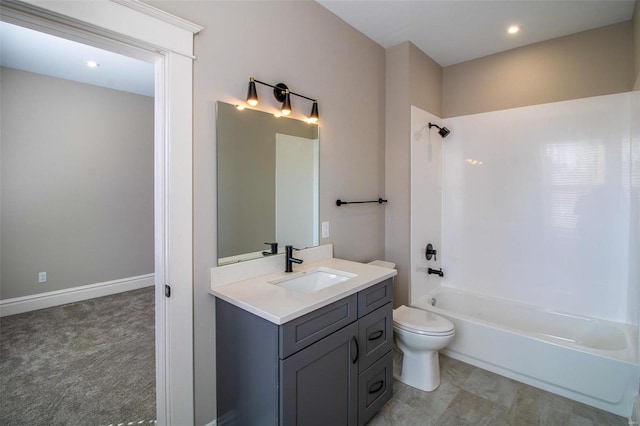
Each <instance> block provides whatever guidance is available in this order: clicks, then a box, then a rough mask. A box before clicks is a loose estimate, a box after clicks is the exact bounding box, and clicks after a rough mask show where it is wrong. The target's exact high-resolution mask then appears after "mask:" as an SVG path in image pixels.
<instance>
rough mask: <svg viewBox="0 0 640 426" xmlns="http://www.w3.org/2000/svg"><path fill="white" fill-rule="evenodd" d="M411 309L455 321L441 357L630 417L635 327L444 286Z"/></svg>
mask: <svg viewBox="0 0 640 426" xmlns="http://www.w3.org/2000/svg"><path fill="white" fill-rule="evenodd" d="M432 299H435V306H432V304H431V301H432ZM412 306H414V307H416V308H421V309H426V310H429V311H433V312H436V313H438V314H440V315H442V316H444V317H446V318H448V319H449V320H451V322H453V324H454V325H455V327H456V337H455V339H454V340H453V342H452V343H451V344H450V345H449V346H448V347H447V348H446V349H445V350H444V351H442V352H443V353H444V354H445V355H448V356H450V357H452V358H456V359H459V360H461V361H463V362H467V363H469V364H473V365H476V366H478V367H480V368H484V369H486V370H489V371H493V372H495V373H497V374H500V375H503V376H506V377H509V378H512V379H514V380H517V381H520V382H523V383H527V384H529V385H531V386H535V387H538V388H541V389H544V390H547V391H549V392H553V393H556V394H558V395H562V396H565V397H567V398H571V399H574V400H576V401H580V402H583V403H585V404H588V405H591V406H594V407H597V408H600V409H603V410H607V411H610V412H612V413H615V414H618V415H620V416H625V417H628V416H629V415H630V414H631V409H632V406H633V400H634V398H635V396H636V395H637V394H638V386H639V383H640V365H639V364H638V354H637V348H638V342H637V338H638V328H637V327H634V326H630V325H626V324H618V323H614V322H608V321H603V320H598V319H592V318H585V317H580V316H576V315H568V314H564V313H560V312H553V311H550V310H544V309H541V308H537V307H533V306H529V305H524V304H518V303H514V302H511V301H506V300H501V299H496V298H491V297H486V296H482V295H478V294H473V293H468V292H462V291H458V290H455V289H450V288H446V287H440V288H437V289H436V290H434V291H432V292H431V293H429V294H428V295H427V296H425V297H423V298H422V299H420V300H418V301H416V302H414V303H413V304H412Z"/></svg>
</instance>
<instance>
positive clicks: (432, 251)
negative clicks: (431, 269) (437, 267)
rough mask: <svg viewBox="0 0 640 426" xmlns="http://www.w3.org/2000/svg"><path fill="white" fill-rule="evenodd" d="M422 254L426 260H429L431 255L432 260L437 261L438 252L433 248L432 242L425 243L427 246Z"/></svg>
mask: <svg viewBox="0 0 640 426" xmlns="http://www.w3.org/2000/svg"><path fill="white" fill-rule="evenodd" d="M424 254H425V257H426V258H427V260H431V256H433V260H434V261H437V260H438V259H437V258H436V254H438V250H436V249H434V248H433V244H431V243H429V244H427V248H425V249H424Z"/></svg>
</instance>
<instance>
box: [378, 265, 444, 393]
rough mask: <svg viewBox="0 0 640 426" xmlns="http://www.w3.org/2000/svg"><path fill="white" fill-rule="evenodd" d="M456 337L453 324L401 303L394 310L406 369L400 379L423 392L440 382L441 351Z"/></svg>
mask: <svg viewBox="0 0 640 426" xmlns="http://www.w3.org/2000/svg"><path fill="white" fill-rule="evenodd" d="M370 264H371V265H377V266H382V267H385V268H391V269H395V267H396V265H395V263H391V262H385V261H383V260H374V261H373V262H370ZM453 336H455V328H454V326H453V323H452V322H451V321H449V320H448V319H446V318H444V317H441V316H439V315H436V314H434V313H433V312H429V311H425V310H422V309H416V308H410V307H407V306H404V305H402V306H400V307H399V308H397V309H394V310H393V340H394V342H395V344H396V347H397V348H398V349H399V350H400V351H401V352H402V372H401V373H400V375H399V376H396V379H397V380H400V381H401V382H402V383H404V384H407V385H409V386H411V387H414V388H418V389H420V390H423V391H429V392H430V391H432V390H435V389H436V388H437V387H438V386H439V385H440V362H439V361H438V351H439V350H441V349H444V348H445V347H446V346H447V345H448V344H449V343H450V342H451V340H453Z"/></svg>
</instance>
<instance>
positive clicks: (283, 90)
mask: <svg viewBox="0 0 640 426" xmlns="http://www.w3.org/2000/svg"><path fill="white" fill-rule="evenodd" d="M256 83H260V84H262V85H264V86H268V87H271V88H272V89H273V96H274V97H275V98H276V100H277V101H278V102H281V103H282V107H281V108H280V114H281V115H284V116H287V115H289V114H291V95H295V96H298V97H300V98H304V99H307V100H310V101H311V102H313V105H312V106H311V113H310V114H309V118H308V119H307V121H308V122H309V123H317V122H318V119H319V115H318V100H317V99H313V98H309V97H306V96H304V95H301V94H299V93H295V92H292V91H290V90H289V88H288V87H287V85H286V84H284V83H278V84H276V85H275V86H274V85H272V84H269V83H265V82H263V81H260V80H256V79H255V78H253V77H249V89H248V90H247V103H248V104H249V105H251V106H256V105H258V91H257V90H256Z"/></svg>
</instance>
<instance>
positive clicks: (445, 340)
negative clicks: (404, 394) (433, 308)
mask: <svg viewBox="0 0 640 426" xmlns="http://www.w3.org/2000/svg"><path fill="white" fill-rule="evenodd" d="M454 335H455V329H454V326H453V323H451V321H449V320H448V319H446V318H443V317H441V316H439V315H436V314H434V313H433V312H429V311H425V310H422V309H415V308H410V307H407V306H404V305H402V306H400V307H399V308H397V309H394V310H393V340H394V341H395V343H396V346H397V347H398V349H399V350H400V351H401V352H402V372H401V373H400V375H399V376H397V377H396V379H398V380H400V381H401V382H402V383H404V384H407V385H409V386H411V387H414V388H418V389H420V390H423V391H432V390H435V389H436V388H437V387H438V386H439V385H440V363H439V362H438V351H439V350H441V349H444V348H445V347H446V346H447V345H448V344H449V343H450V342H451V340H452V339H453V336H454Z"/></svg>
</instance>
